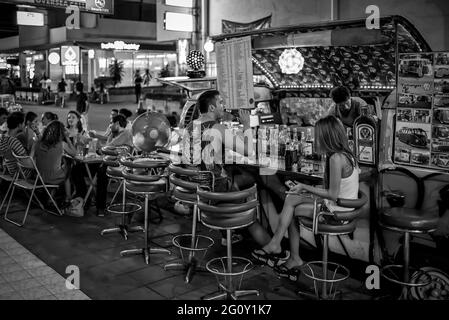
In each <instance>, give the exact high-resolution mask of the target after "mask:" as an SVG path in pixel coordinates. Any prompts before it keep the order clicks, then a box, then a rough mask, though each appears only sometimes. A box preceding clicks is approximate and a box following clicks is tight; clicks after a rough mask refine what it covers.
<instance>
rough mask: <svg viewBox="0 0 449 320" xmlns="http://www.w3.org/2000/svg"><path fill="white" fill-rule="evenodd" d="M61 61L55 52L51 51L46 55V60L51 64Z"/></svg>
mask: <svg viewBox="0 0 449 320" xmlns="http://www.w3.org/2000/svg"><path fill="white" fill-rule="evenodd" d="M60 61H61V57H60V56H59V54H58V53H57V52H51V53H50V54H49V55H48V62H50V63H51V64H58V63H59V62H60Z"/></svg>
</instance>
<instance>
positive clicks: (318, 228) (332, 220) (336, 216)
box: [297, 191, 368, 299]
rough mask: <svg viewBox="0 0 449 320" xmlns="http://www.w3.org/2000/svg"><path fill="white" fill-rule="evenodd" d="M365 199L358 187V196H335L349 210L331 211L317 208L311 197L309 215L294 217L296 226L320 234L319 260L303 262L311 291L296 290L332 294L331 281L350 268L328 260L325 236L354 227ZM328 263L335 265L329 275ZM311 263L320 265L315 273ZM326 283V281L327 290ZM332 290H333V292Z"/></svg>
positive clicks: (324, 296) (320, 296)
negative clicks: (310, 216) (320, 273)
mask: <svg viewBox="0 0 449 320" xmlns="http://www.w3.org/2000/svg"><path fill="white" fill-rule="evenodd" d="M367 200H368V198H367V196H366V195H365V194H364V193H363V192H362V191H359V194H358V199H338V200H337V202H336V203H337V205H338V206H340V207H344V208H350V209H353V210H351V211H341V212H333V213H331V212H327V211H323V210H321V208H318V207H319V206H320V205H319V204H318V201H317V198H315V201H314V211H313V218H312V219H311V218H308V217H301V216H300V217H298V220H299V224H300V226H302V227H303V228H305V229H307V230H309V231H312V232H313V234H314V235H321V236H322V237H323V252H322V260H321V261H311V262H308V263H306V264H304V266H303V269H304V275H305V276H306V277H308V278H310V279H312V280H313V283H314V289H315V295H312V294H310V293H307V292H302V291H298V292H297V293H298V294H299V295H305V296H308V297H309V298H317V299H329V297H331V296H332V298H335V294H336V292H337V291H336V290H335V288H334V285H336V284H337V283H339V282H341V281H344V280H346V279H347V278H349V275H350V272H349V269H348V268H346V267H345V266H343V265H341V264H338V263H334V262H329V259H328V254H329V237H339V236H342V235H349V234H351V233H353V232H354V231H355V228H356V219H357V218H358V216H359V215H360V213H361V209H362V207H363V206H364V205H365V204H366V202H367ZM320 207H321V206H320ZM329 266H333V267H335V270H334V272H333V276H332V278H330V277H329ZM314 267H315V268H316V267H322V270H323V274H322V275H317V274H316V272H315V268H314ZM338 271H341V272H342V273H343V274H342V275H341V276H340V277H339V278H338V277H337V272H338ZM317 282H321V283H322V285H321V294H320V293H319V290H318V288H317V285H316V283H317ZM328 284H330V288H329V290H328ZM333 289H334V291H333ZM332 291H333V292H334V294H333V295H332Z"/></svg>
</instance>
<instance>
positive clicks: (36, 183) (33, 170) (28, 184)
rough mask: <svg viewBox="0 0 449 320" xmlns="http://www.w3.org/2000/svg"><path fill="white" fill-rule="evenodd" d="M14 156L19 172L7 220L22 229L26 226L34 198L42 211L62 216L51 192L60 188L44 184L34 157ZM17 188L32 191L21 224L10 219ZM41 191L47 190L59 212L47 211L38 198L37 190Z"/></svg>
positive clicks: (16, 175) (13, 188)
mask: <svg viewBox="0 0 449 320" xmlns="http://www.w3.org/2000/svg"><path fill="white" fill-rule="evenodd" d="M12 155H13V157H14V158H15V159H16V160H17V168H18V170H17V172H16V174H15V175H14V180H13V183H12V190H11V193H10V196H9V200H8V205H7V206H6V211H5V215H4V218H5V220H6V221H8V222H10V223H12V224H14V225H16V226H19V227H22V226H23V225H24V224H25V221H26V218H27V216H28V211H29V209H30V206H31V201H32V200H33V198H35V200H36V202H37V203H38V205H39V206H40V207H41V209H42V210H44V211H47V212H49V213H51V214H54V215H57V216H62V212H61V210H60V209H59V207H58V205H57V203H56V201H55V199H54V198H53V196H52V195H51V193H50V191H49V189H52V188H59V186H58V185H51V184H46V183H45V182H44V179H43V178H42V176H41V174H40V172H39V170H38V168H37V166H36V163H35V162H34V160H33V158H32V157H30V156H18V155H16V154H15V153H14V152H12ZM24 170H27V171H30V175H31V176H33V175H34V176H35V178H34V179H33V178H28V177H27V175H26V174H25V173H24ZM16 187H18V188H21V189H24V190H27V191H31V196H30V200H29V201H28V205H27V208H26V210H25V214H24V216H23V219H22V221H21V222H16V221H14V220H11V219H10V218H8V210H9V206H10V204H11V200H12V197H13V195H14V191H15V188H16ZM39 189H44V190H45V192H46V193H47V195H48V196H49V197H50V200H51V202H52V203H53V205H54V207H55V208H56V211H57V212H53V211H50V210H47V209H45V207H44V206H43V205H42V203H41V202H40V201H39V199H38V198H37V196H36V190H39Z"/></svg>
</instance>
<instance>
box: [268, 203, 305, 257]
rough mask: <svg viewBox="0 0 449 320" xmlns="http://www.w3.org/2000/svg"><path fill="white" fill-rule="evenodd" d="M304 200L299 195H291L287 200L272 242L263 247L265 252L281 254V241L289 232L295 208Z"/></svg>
mask: <svg viewBox="0 0 449 320" xmlns="http://www.w3.org/2000/svg"><path fill="white" fill-rule="evenodd" d="M303 201H304V200H303V198H302V197H301V196H297V195H289V196H287V198H286V199H285V203H284V208H282V212H281V216H280V220H279V225H278V228H277V229H276V232H275V233H274V235H273V238H272V239H271V241H270V242H269V243H268V244H267V245H266V246H264V247H263V250H264V251H265V252H267V253H280V252H281V251H282V249H281V241H282V238H283V237H284V234H285V232H286V231H287V229H288V227H289V225H290V223H291V221H292V218H293V213H294V211H295V207H296V206H297V205H299V204H301V203H302V202H303Z"/></svg>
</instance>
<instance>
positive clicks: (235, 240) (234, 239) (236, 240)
mask: <svg viewBox="0 0 449 320" xmlns="http://www.w3.org/2000/svg"><path fill="white" fill-rule="evenodd" d="M242 240H243V236H242V235H241V234H238V233H234V234H232V236H231V243H232V244H235V243H239V242H240V241H242ZM221 245H222V246H223V247H226V245H227V240H226V238H221Z"/></svg>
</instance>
